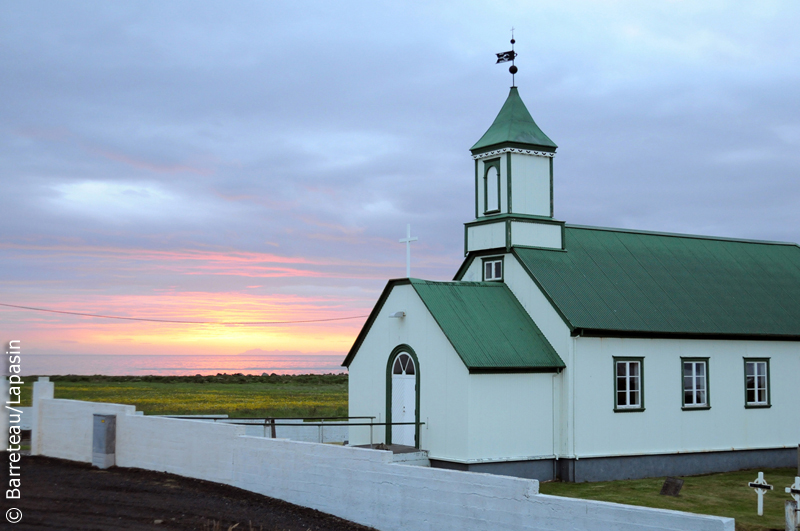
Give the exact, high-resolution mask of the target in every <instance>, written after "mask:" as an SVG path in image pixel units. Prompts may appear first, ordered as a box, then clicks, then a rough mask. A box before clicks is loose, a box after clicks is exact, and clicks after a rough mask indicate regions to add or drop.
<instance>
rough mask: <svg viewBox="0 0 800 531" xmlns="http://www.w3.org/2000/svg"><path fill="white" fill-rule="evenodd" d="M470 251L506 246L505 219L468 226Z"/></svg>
mask: <svg viewBox="0 0 800 531" xmlns="http://www.w3.org/2000/svg"><path fill="white" fill-rule="evenodd" d="M467 230H468V231H469V236H468V238H467V242H468V245H469V247H468V249H467V250H468V251H474V250H477V249H496V248H499V247H505V246H506V224H505V222H503V221H498V222H497V223H487V224H486V225H476V226H474V227H467Z"/></svg>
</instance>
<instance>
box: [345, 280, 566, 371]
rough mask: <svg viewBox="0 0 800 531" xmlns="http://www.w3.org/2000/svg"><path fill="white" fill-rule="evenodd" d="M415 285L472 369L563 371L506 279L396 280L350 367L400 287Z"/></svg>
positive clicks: (368, 325)
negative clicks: (395, 291)
mask: <svg viewBox="0 0 800 531" xmlns="http://www.w3.org/2000/svg"><path fill="white" fill-rule="evenodd" d="M402 284H411V286H412V287H413V288H414V290H415V292H416V293H417V295H419V297H420V299H421V300H422V301H423V303H424V304H425V307H426V308H427V309H428V311H429V312H430V314H431V316H432V317H433V318H434V320H435V321H436V323H437V324H438V325H439V327H440V328H441V330H442V332H443V333H444V335H445V336H446V337H447V339H448V341H450V343H451V345H452V346H453V349H454V350H455V351H456V353H457V354H458V356H459V357H460V358H461V360H462V361H463V362H464V365H465V366H466V367H467V369H469V371H470V372H473V373H475V372H557V371H560V370H561V369H563V368H564V367H565V365H564V362H563V361H562V360H561V358H560V357H559V355H558V354H557V353H556V351H555V350H554V349H553V347H552V345H550V343H549V342H548V341H547V339H546V338H545V337H544V335H543V334H542V332H541V330H539V327H537V326H536V324H535V323H534V322H533V320H532V319H531V318H530V316H529V315H528V314H527V312H526V311H525V309H524V308H523V307H522V305H521V304H520V303H519V301H518V300H517V298H516V297H515V296H514V294H513V293H512V292H511V290H509V289H508V287H507V286H506V285H505V284H502V283H498V282H431V281H425V280H418V279H399V280H391V281H389V284H388V285H387V286H386V289H385V290H384V292H383V294H382V295H381V298H380V300H379V301H378V304H376V306H375V309H374V310H373V311H372V313H371V314H370V317H369V318H368V319H367V322H366V323H365V324H364V328H363V329H362V330H361V333H360V334H359V335H358V338H357V339H356V342H355V344H354V345H353V347H352V348H351V349H350V352H349V353H348V355H347V358H346V359H345V361H344V363H343V365H344V366H349V365H350V363H351V362H352V360H353V359H354V358H355V356H356V354H357V353H358V350H359V348H360V347H361V344H362V343H363V341H364V339H365V338H366V336H367V334H369V330H370V328H371V327H372V324H373V322H374V321H375V319H376V318H377V315H378V314H379V313H380V311H381V308H382V307H383V303H384V302H385V301H386V299H387V298H388V295H389V293H390V292H391V290H392V289H393V287H394V286H397V285H402Z"/></svg>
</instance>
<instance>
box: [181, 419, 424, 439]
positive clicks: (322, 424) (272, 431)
mask: <svg viewBox="0 0 800 531" xmlns="http://www.w3.org/2000/svg"><path fill="white" fill-rule="evenodd" d="M170 418H174V419H187V420H213V421H214V422H216V421H218V420H224V421H226V422H225V424H233V425H238V426H259V425H263V426H264V437H266V436H267V426H269V427H270V428H271V429H270V435H271V437H270V438H272V439H275V438H277V437H276V433H275V428H276V427H277V426H292V427H301V426H302V427H313V426H317V427H319V442H322V429H323V428H324V427H325V426H328V427H330V426H369V445H370V446H373V444H374V443H373V439H374V437H373V428H374V427H375V426H409V425H413V426H424V425H425V423H424V422H374V421H372V420H370V421H369V422H349V420H350V419H374V418H375V417H236V418H229V417H191V416H170ZM307 418H309V419H319V420H321V422H303V423H302V424H297V423H294V422H276V421H280V420H305V419H307ZM341 419H345V420H347V421H348V422H337V423H336V424H330V423H328V424H325V421H326V420H341ZM240 420H261V421H263V423H255V422H237V421H240Z"/></svg>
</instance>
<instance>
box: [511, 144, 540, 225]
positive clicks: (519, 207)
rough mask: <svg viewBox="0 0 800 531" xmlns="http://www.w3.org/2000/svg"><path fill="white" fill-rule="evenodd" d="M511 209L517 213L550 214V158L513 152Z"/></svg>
mask: <svg viewBox="0 0 800 531" xmlns="http://www.w3.org/2000/svg"><path fill="white" fill-rule="evenodd" d="M511 209H512V210H513V211H514V212H515V213H517V214H531V215H534V216H548V217H549V216H550V159H549V158H548V157H536V156H532V155H521V154H516V153H512V154H511Z"/></svg>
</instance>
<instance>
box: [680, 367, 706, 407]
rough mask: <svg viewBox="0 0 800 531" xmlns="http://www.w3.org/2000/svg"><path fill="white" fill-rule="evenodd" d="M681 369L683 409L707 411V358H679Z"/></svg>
mask: <svg viewBox="0 0 800 531" xmlns="http://www.w3.org/2000/svg"><path fill="white" fill-rule="evenodd" d="M681 365H682V369H683V408H684V409H708V408H709V407H710V404H709V395H708V358H701V359H688V358H681Z"/></svg>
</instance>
